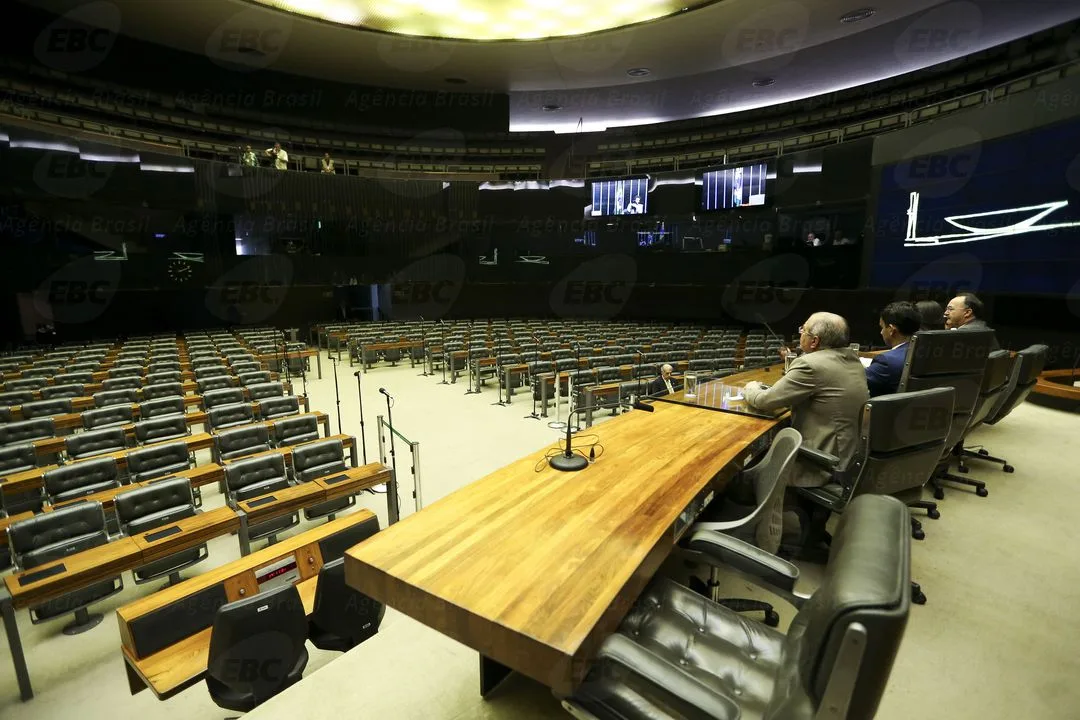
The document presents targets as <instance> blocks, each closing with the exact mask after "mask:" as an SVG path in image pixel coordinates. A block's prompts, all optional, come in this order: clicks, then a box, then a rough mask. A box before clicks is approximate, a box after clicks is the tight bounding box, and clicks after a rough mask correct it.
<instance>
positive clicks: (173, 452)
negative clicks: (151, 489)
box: [127, 441, 191, 482]
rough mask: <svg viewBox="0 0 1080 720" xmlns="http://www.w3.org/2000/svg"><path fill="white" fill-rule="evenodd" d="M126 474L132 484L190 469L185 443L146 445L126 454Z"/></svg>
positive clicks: (189, 459)
mask: <svg viewBox="0 0 1080 720" xmlns="http://www.w3.org/2000/svg"><path fill="white" fill-rule="evenodd" d="M127 466H128V473H129V474H130V475H131V480H132V481H133V482H141V481H143V480H152V479H153V478H156V477H163V476H165V475H171V474H172V473H176V472H180V471H181V470H187V469H188V468H190V467H191V455H190V454H189V453H188V449H187V443H186V442H183V441H180V442H167V443H161V444H159V445H148V446H146V447H144V448H140V449H138V450H132V451H131V452H129V453H128V454H127Z"/></svg>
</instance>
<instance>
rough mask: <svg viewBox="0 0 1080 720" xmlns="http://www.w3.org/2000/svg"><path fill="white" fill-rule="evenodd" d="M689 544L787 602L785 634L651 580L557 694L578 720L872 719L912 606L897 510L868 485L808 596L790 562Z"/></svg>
mask: <svg viewBox="0 0 1080 720" xmlns="http://www.w3.org/2000/svg"><path fill="white" fill-rule="evenodd" d="M690 546H691V548H693V549H695V550H698V551H699V552H702V553H704V554H706V555H708V556H711V557H712V558H713V561H714V562H715V563H716V564H718V565H720V566H721V567H729V568H731V569H733V570H735V571H736V572H738V573H739V575H740V576H741V577H744V578H746V579H748V580H749V581H750V582H753V583H755V584H758V585H762V586H764V587H766V588H767V589H769V590H770V591H771V592H773V593H775V594H776V595H778V596H780V597H783V598H785V599H786V600H788V601H789V602H791V604H792V605H793V606H795V607H796V608H798V614H796V615H795V617H794V618H793V619H792V621H791V625H790V626H789V628H788V631H787V634H786V635H784V634H781V633H780V632H778V631H776V630H774V629H772V628H769V627H765V626H763V625H760V624H758V623H755V622H753V621H750V620H748V619H747V618H745V617H743V616H741V615H738V614H736V613H734V612H732V611H730V610H728V609H727V608H725V607H723V606H721V605H717V604H716V603H713V602H711V601H710V600H708V599H706V598H704V597H701V596H700V595H697V594H696V593H694V592H693V591H691V590H689V589H688V588H685V587H682V586H680V585H678V584H676V583H675V582H673V581H672V580H670V579H668V578H657V579H655V580H653V582H652V583H651V584H650V585H649V586H648V587H647V588H646V589H645V591H644V593H642V595H641V596H640V597H639V598H638V600H637V602H636V604H635V606H634V607H633V608H632V609H631V610H630V612H629V613H628V614H627V616H626V617H625V618H624V620H623V622H622V624H621V626H620V627H619V630H618V632H616V633H615V634H614V635H612V636H611V637H609V638H608V639H607V640H605V641H604V643H603V644H602V645H601V646H600V648H599V651H598V653H597V659H596V662H595V663H594V664H593V667H592V669H591V671H590V672H589V674H588V675H587V676H586V678H585V681H584V682H583V683H582V684H581V686H580V687H579V688H578V689H577V690H575V692H574V695H573V696H572V697H570V698H568V699H566V700H565V701H564V702H563V705H564V707H565V708H566V709H567V710H569V711H570V712H571V714H573V715H575V716H576V717H578V718H591V719H593V720H656V719H657V718H694V720H699V719H701V720H704V719H705V718H710V719H716V720H720V719H723V720H735V718H748V717H755V718H768V719H769V720H781V719H782V718H783V719H785V720H787V719H794V718H826V717H835V718H859V719H862V718H872V717H874V715H875V713H876V712H877V708H878V705H879V703H880V701H881V697H882V695H883V694H884V692H885V686H886V684H887V682H888V679H889V674H890V672H891V670H892V666H893V662H894V660H895V658H896V654H897V651H898V650H899V647H900V643H901V640H902V639H903V635H904V630H905V628H906V626H907V620H908V615H909V614H910V611H911V604H910V600H909V593H908V583H909V570H910V564H911V539H910V531H909V528H908V511H907V508H905V507H904V505H903V503H901V502H900V501H898V500H896V499H895V498H890V497H884V496H880V495H867V496H864V497H860V498H857V499H856V500H855V501H854V502H852V503H851V506H850V507H849V508H848V512H846V513H845V514H844V516H843V517H841V519H840V523H839V527H838V529H837V534H836V540H835V542H834V545H833V551H832V556H831V558H830V560H829V565H828V567H826V568H825V576H824V579H823V581H822V583H821V585H820V586H819V588H818V589H817V591H816V592H815V593H814V594H813V595H812V596H810V597H809V598H807V597H804V596H801V595H798V594H796V593H795V592H794V587H795V583H796V581H797V579H798V577H799V570H798V568H796V567H795V566H794V565H790V564H789V563H786V562H784V561H783V560H780V559H779V558H777V557H774V556H771V555H767V554H763V553H761V551H759V550H758V549H757V548H755V547H753V546H751V545H748V544H746V543H743V542H741V541H739V540H737V539H735V538H732V537H731V536H728V535H724V534H722V533H714V532H711V531H704V532H699V533H694V535H693V536H692V537H691V539H690Z"/></svg>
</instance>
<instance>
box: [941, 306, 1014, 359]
mask: <svg viewBox="0 0 1080 720" xmlns="http://www.w3.org/2000/svg"><path fill="white" fill-rule="evenodd" d="M944 317H945V328H946V329H947V330H992V329H993V328H991V327H990V326H989V325H987V324H986V320H985V319H984V318H985V317H986V306H985V305H983V302H982V300H980V299H979V298H977V297H976V296H975V295H974V294H973V293H960V294H959V295H957V296H956V297H954V298H953V299H952V300H950V301H949V304H948V305H947V306H946V307H945V315H944ZM1000 348H1001V345H999V344H998V341H997V335H995V336H993V337H992V338H990V350H991V351H994V350H999V349H1000Z"/></svg>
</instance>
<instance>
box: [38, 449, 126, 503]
mask: <svg viewBox="0 0 1080 720" xmlns="http://www.w3.org/2000/svg"><path fill="white" fill-rule="evenodd" d="M42 480H43V483H44V485H45V492H46V493H47V494H48V495H49V497H50V498H58V497H62V498H63V499H70V498H71V497H75V496H77V495H78V492H77V491H78V490H79V488H88V491H87V492H96V491H97V490H103V489H105V487H106V486H109V485H111V486H112V487H120V471H119V469H118V468H117V465H116V460H114V459H113V458H111V457H103V458H92V459H90V460H81V461H79V462H77V463H69V464H67V465H61V466H60V467H58V468H55V469H53V470H49V471H48V472H46V473H45V474H44V475H43V477H42Z"/></svg>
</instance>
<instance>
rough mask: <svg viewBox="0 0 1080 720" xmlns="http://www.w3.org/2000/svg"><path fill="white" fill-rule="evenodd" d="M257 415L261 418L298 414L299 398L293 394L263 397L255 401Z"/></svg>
mask: <svg viewBox="0 0 1080 720" xmlns="http://www.w3.org/2000/svg"><path fill="white" fill-rule="evenodd" d="M257 405H258V408H259V417H261V418H262V419H263V420H273V419H275V418H280V417H286V416H288V415H298V414H299V413H300V399H299V398H297V397H296V396H295V395H285V396H284V397H272V398H263V399H262V400H259V401H258V402H257Z"/></svg>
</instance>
